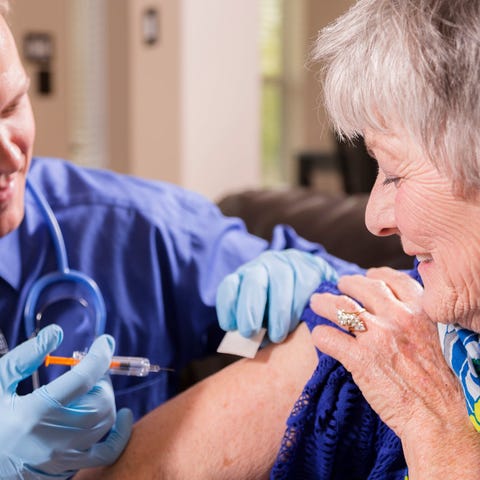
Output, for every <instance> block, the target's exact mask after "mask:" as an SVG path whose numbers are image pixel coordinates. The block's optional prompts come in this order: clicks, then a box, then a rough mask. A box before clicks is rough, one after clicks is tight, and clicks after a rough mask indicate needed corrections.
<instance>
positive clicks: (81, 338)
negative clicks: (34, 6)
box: [0, 0, 341, 479]
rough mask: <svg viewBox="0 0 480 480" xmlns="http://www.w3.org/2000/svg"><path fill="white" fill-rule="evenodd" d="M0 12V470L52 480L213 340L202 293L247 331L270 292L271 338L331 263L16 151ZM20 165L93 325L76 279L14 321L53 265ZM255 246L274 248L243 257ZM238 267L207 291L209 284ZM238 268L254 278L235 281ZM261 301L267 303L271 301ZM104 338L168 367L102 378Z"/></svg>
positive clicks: (102, 454)
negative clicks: (47, 213)
mask: <svg viewBox="0 0 480 480" xmlns="http://www.w3.org/2000/svg"><path fill="white" fill-rule="evenodd" d="M7 10H8V1H7V0H2V1H0V13H1V14H2V15H0V47H1V48H0V251H1V252H2V261H1V262H0V311H1V312H2V316H1V319H0V330H1V335H0V346H1V347H2V348H3V352H2V353H5V352H6V351H7V350H8V348H9V349H10V351H9V352H8V353H6V354H5V355H4V356H3V357H2V358H1V359H0V417H1V418H2V419H4V421H2V422H3V423H2V428H1V429H0V477H1V478H17V477H19V478H44V479H47V478H52V477H55V478H68V477H70V476H71V475H73V474H74V473H75V471H77V470H79V469H82V468H86V467H94V466H99V465H104V464H108V463H111V462H112V461H114V460H115V459H116V458H117V456H118V455H119V454H120V453H121V451H122V449H123V448H124V446H125V444H126V442H127V440H128V437H129V434H130V429H131V425H132V421H133V419H134V418H139V417H140V416H142V415H143V414H145V413H146V412H148V411H150V410H152V409H153V408H154V407H156V406H157V405H160V404H161V403H162V402H164V401H165V400H167V399H168V398H170V397H171V396H172V395H174V394H175V393H176V388H177V383H178V378H177V375H178V372H179V370H180V369H181V368H182V367H183V366H185V365H186V364H187V363H188V362H190V361H191V360H192V359H194V358H198V357H201V356H204V355H206V354H208V353H210V352H212V351H214V350H215V348H216V347H217V345H218V343H219V340H220V337H221V336H222V331H221V329H220V328H219V326H218V320H217V315H216V312H215V305H216V301H217V302H218V304H219V306H220V310H221V315H220V320H221V321H222V322H223V324H224V326H225V328H227V329H231V328H238V329H239V330H240V331H241V332H242V333H244V334H249V333H253V332H255V331H256V330H258V328H259V327H260V326H261V323H262V320H263V314H264V311H265V306H266V304H267V303H269V301H268V298H271V299H275V300H276V299H281V300H282V301H279V302H277V301H274V302H273V301H272V302H270V307H269V308H270V309H269V310H268V312H267V313H268V314H269V315H270V316H272V315H274V316H275V318H279V319H282V321H281V322H280V324H281V328H280V330H278V329H277V330H275V329H271V330H270V337H271V339H273V340H276V341H280V340H282V339H283V338H284V337H285V336H286V334H287V333H288V331H290V330H292V329H293V327H294V326H295V325H296V322H297V321H298V317H299V315H298V311H301V310H302V309H303V307H304V305H305V302H306V301H307V299H308V295H309V294H310V292H311V291H312V290H313V288H314V287H315V286H316V285H317V284H318V283H319V280H320V279H321V278H322V277H323V276H325V275H327V276H328V275H330V276H332V275H334V273H332V272H333V270H332V269H331V267H329V265H328V264H327V263H326V262H325V261H323V260H320V257H315V256H314V255H311V254H321V256H323V257H325V258H326V259H328V261H329V262H331V263H332V264H334V265H335V266H337V267H338V266H341V263H338V262H337V260H336V259H333V258H331V257H329V256H328V255H327V254H326V253H325V252H324V250H323V248H322V247H320V246H319V245H316V244H312V243H310V242H307V241H305V240H303V239H301V238H299V237H297V235H296V234H295V233H294V232H293V231H292V230H291V229H288V228H283V227H278V228H277V229H276V230H275V232H274V235H273V239H272V241H271V243H270V244H269V243H267V242H266V241H265V240H262V239H260V238H257V237H254V236H252V235H250V234H248V233H247V232H246V230H245V227H244V225H243V223H242V222H241V221H239V220H238V219H230V218H225V217H223V216H222V215H221V213H220V212H219V210H218V209H217V207H216V206H214V205H212V204H211V203H210V202H208V201H206V200H205V199H203V198H202V197H200V196H199V195H196V194H194V193H191V192H187V191H185V190H182V189H180V188H177V187H174V186H171V185H166V184H162V183H154V182H147V181H142V180H139V179H135V178H131V177H126V176H119V175H115V174H113V173H110V172H106V171H98V170H88V169H82V168H78V167H75V166H73V165H71V164H68V163H66V162H63V161H60V160H54V159H40V158H39V159H34V160H33V161H32V149H33V142H34V134H35V125H34V120H33V115H32V111H31V107H30V102H29V99H28V86H29V79H28V77H27V75H26V73H25V71H24V69H23V67H22V65H21V62H20V59H19V57H18V53H17V49H16V46H15V43H14V40H13V37H12V35H11V32H10V30H9V28H8V26H7V24H6V22H5V19H4V15H5V14H6V12H7ZM27 175H28V178H29V182H30V183H31V184H32V185H33V186H34V188H35V189H36V190H38V191H39V192H41V193H42V194H43V195H44V196H45V198H46V200H47V203H48V204H49V205H50V207H51V209H52V211H53V214H54V216H55V218H56V220H57V221H58V224H59V227H60V230H61V232H62V234H63V237H64V240H65V244H66V250H67V257H68V264H69V268H71V269H74V270H76V271H80V272H82V273H83V274H85V275H88V276H89V277H91V278H92V279H93V280H94V281H95V283H96V284H97V285H98V287H99V288H100V291H101V292H102V293H103V297H104V300H105V307H106V325H105V332H106V335H100V336H98V335H97V334H98V333H102V332H98V331H97V330H96V328H95V322H94V321H92V311H91V307H90V304H91V302H90V299H89V298H87V297H88V295H87V297H85V298H84V295H85V292H82V291H81V287H80V286H79V285H73V286H72V285H60V286H56V287H55V288H52V289H50V290H49V291H48V292H47V291H46V292H44V293H43V294H42V295H40V297H39V299H38V303H37V307H36V311H35V324H34V328H32V327H31V325H30V324H29V323H28V322H25V319H24V308H25V302H26V300H27V297H28V294H29V292H30V291H31V289H32V286H33V285H34V282H35V281H36V280H37V279H38V278H40V277H42V276H43V275H48V274H49V273H51V272H55V271H56V270H58V261H59V258H58V255H57V254H58V252H57V251H56V249H55V248H54V243H53V242H52V237H51V235H50V232H49V229H48V227H47V225H46V222H45V218H44V216H43V215H42V212H41V211H40V208H39V205H38V202H37V201H36V200H35V199H34V197H33V196H32V195H31V192H29V191H27V192H26V191H25V185H26V178H27ZM286 249H299V250H303V251H304V252H308V254H307V253H306V254H304V256H298V255H296V253H298V252H295V253H294V252H293V251H291V250H286ZM266 250H276V251H278V250H284V251H285V250H286V251H285V254H282V255H274V254H272V255H270V256H262V257H261V260H259V261H255V262H253V263H249V262H251V261H252V259H254V258H255V257H257V256H259V255H260V254H262V252H265V251H266ZM292 259H293V260H292ZM246 262H247V266H246V267H242V268H244V269H243V270H242V269H240V270H238V272H240V274H237V275H235V276H234V277H229V278H230V281H229V280H227V281H226V283H224V284H223V285H224V286H226V287H225V288H224V289H223V290H222V292H223V293H222V294H219V297H218V298H217V289H218V286H219V284H220V282H221V281H222V279H224V278H225V277H226V276H227V275H228V274H229V273H232V272H234V271H235V270H236V269H239V267H241V266H242V265H243V264H245V263H246ZM336 262H337V263H336ZM299 270H302V272H301V273H302V274H301V275H300V274H299V273H300V272H299ZM305 272H307V274H306V275H303V273H305ZM232 278H233V279H234V280H233V284H232V281H231V279H232ZM252 278H253V279H257V280H258V278H260V279H261V285H260V286H259V285H258V283H256V280H255V281H254V282H253V284H254V286H255V287H254V288H253V289H252V288H250V289H249V288H247V287H245V285H248V284H249V282H250V280H249V279H252ZM239 279H240V280H239ZM237 280H238V281H237ZM258 286H259V288H257V287H258ZM285 292H286V293H285ZM277 304H279V305H280V304H281V305H283V307H284V308H283V307H282V311H278V310H275V311H274V310H273V309H276V308H277ZM237 307H239V308H237ZM252 312H253V313H252ZM32 330H35V331H32ZM34 333H36V334H37V336H36V337H35V338H33V339H30V340H28V341H27V338H29V337H30V336H31V335H32V334H34ZM95 337H97V338H96V339H95ZM92 343H93V345H92ZM115 344H116V353H117V354H119V355H125V356H142V357H148V358H149V359H150V360H151V361H152V362H153V363H156V364H158V365H160V366H161V367H169V368H172V369H174V372H161V373H158V374H156V375H152V376H148V377H144V378H137V377H128V376H116V377H114V378H112V383H110V380H109V378H107V377H105V373H106V372H107V370H108V367H109V364H110V360H111V357H112V354H113V351H114V349H115ZM89 347H91V348H90V351H89V353H88V354H87V356H86V358H85V359H84V360H83V361H82V362H81V363H80V364H79V365H77V366H76V367H74V368H73V369H72V370H69V371H66V372H64V370H65V369H64V370H63V371H62V370H61V367H57V368H56V367H48V368H45V367H41V364H42V363H43V359H44V357H45V355H46V354H48V353H49V352H51V351H53V350H56V353H58V354H63V355H66V356H71V355H72V352H73V351H74V350H85V349H87V348H89ZM39 367H40V368H39ZM37 369H38V383H39V385H43V386H42V387H41V388H38V389H35V390H34V391H33V392H32V382H31V381H30V378H29V377H30V375H32V373H34V372H35V371H36V370H37ZM112 384H113V387H112ZM18 394H20V396H19V395H18ZM116 407H128V408H129V410H127V409H121V410H120V411H119V412H118V413H117V412H116ZM132 412H133V416H132ZM107 434H108V436H106V435H107Z"/></svg>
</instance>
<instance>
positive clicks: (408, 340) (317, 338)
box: [310, 268, 480, 478]
mask: <svg viewBox="0 0 480 480" xmlns="http://www.w3.org/2000/svg"><path fill="white" fill-rule="evenodd" d="M338 288H339V289H340V291H341V292H342V293H343V294H344V295H341V296H337V295H332V294H329V293H325V294H315V295H313V296H312V298H311V303H310V304H311V308H312V310H313V311H314V312H315V313H317V314H318V315H320V316H322V317H325V318H328V319H330V320H332V321H333V322H335V323H338V320H337V311H338V310H339V309H341V310H344V311H345V312H359V311H361V310H362V306H363V307H364V308H365V311H364V312H363V313H361V314H360V316H359V318H360V319H361V320H362V321H363V323H364V324H365V326H366V330H365V331H356V332H354V334H355V335H354V336H352V335H345V334H344V333H343V332H341V331H339V330H338V329H335V328H333V327H329V326H326V325H322V326H318V327H316V328H315V329H314V330H313V333H312V338H313V342H314V344H315V345H316V346H317V347H318V348H319V349H320V350H321V351H323V352H325V353H326V354H328V355H330V356H332V357H334V358H336V359H337V360H339V361H340V362H341V363H342V364H343V365H344V366H345V368H346V369H347V370H349V371H350V372H351V374H352V376H353V378H354V380H355V382H356V383H357V385H358V386H359V388H360V389H361V390H362V393H363V394H364V396H365V398H366V400H367V401H368V402H369V403H370V405H371V406H372V408H373V409H374V410H375V411H376V412H377V413H378V414H379V415H380V417H381V418H382V420H383V421H384V422H385V423H386V424H387V425H388V426H389V427H390V428H392V429H393V430H394V431H395V433H396V434H397V435H398V436H399V437H400V438H401V440H402V444H403V448H404V452H405V455H406V459H407V463H408V465H409V470H410V478H414V477H415V476H416V477H417V478H433V477H432V476H431V475H433V473H434V471H432V470H430V469H428V468H430V467H433V468H438V470H435V471H438V472H442V475H443V478H447V477H448V475H447V476H445V468H447V467H446V466H445V465H446V463H448V462H450V464H451V462H452V456H453V458H455V455H457V456H458V458H460V457H461V456H465V455H466V456H468V457H470V456H472V457H473V458H472V459H471V460H472V469H473V470H472V474H473V475H475V474H476V475H478V473H479V472H478V469H479V468H480V467H478V465H480V462H479V458H480V451H477V448H476V445H478V444H480V437H478V433H477V432H476V431H475V430H474V429H473V426H472V425H471V424H470V421H469V419H468V415H467V412H466V407H465V402H464V398H463V393H462V391H461V388H460V385H459V383H458V381H457V379H456V377H455V376H454V374H453V372H452V371H451V370H450V368H449V367H448V365H447V364H446V362H445V360H444V358H443V354H442V352H441V348H440V342H439V338H438V333H437V327H436V325H435V324H434V323H433V322H432V321H431V320H430V319H429V318H428V317H427V316H426V315H425V313H424V312H423V310H422V308H421V297H422V293H423V289H422V287H421V286H420V284H419V283H417V282H416V281H415V280H413V279H412V278H410V277H409V276H408V275H406V274H403V273H401V272H398V271H395V270H393V269H390V268H376V269H371V270H369V271H368V272H367V275H366V277H363V276H361V275H354V276H346V277H342V278H341V279H340V280H339V282H338ZM354 298H355V299H356V300H357V301H358V303H357V301H355V300H353V299H354ZM472 444H473V445H475V446H472ZM479 450H480V447H479ZM462 464H463V465H464V466H465V467H467V464H470V462H469V461H468V460H467V458H465V459H464V461H463V462H462ZM457 467H458V465H457ZM425 468H427V470H425ZM440 468H443V471H442V470H440ZM461 471H462V473H463V472H464V470H463V469H462V470H461ZM455 472H456V473H458V470H455ZM467 472H468V470H465V473H467ZM448 478H450V477H448ZM451 478H453V477H451ZM462 478H469V477H468V476H467V477H462ZM475 478H480V477H475Z"/></svg>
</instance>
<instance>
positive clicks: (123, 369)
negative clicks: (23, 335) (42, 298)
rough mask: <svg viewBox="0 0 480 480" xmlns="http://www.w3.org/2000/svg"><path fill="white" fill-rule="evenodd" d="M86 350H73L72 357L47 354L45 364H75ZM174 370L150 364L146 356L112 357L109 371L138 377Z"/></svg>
mask: <svg viewBox="0 0 480 480" xmlns="http://www.w3.org/2000/svg"><path fill="white" fill-rule="evenodd" d="M85 355H86V352H73V355H72V356H71V357H56V356H53V355H47V356H46V357H45V366H46V367H48V366H49V365H67V366H74V365H77V363H80V361H81V360H82V358H83V357H84V356H85ZM162 370H164V371H169V372H173V371H174V370H173V369H172V368H163V367H160V366H159V365H152V364H150V360H149V359H148V358H145V357H119V356H114V357H112V362H111V363H110V370H109V373H111V374H114V375H133V376H136V377H146V376H147V375H148V374H149V373H154V372H160V371H162Z"/></svg>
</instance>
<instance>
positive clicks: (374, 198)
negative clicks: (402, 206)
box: [365, 178, 399, 237]
mask: <svg viewBox="0 0 480 480" xmlns="http://www.w3.org/2000/svg"><path fill="white" fill-rule="evenodd" d="M390 190H393V189H390ZM394 207H395V192H394V191H390V192H387V191H385V189H384V188H382V187H381V185H380V184H379V181H378V178H377V181H376V182H375V185H374V186H373V188H372V191H371V193H370V197H369V199H368V203H367V208H366V211H365V224H366V226H367V228H368V230H369V231H370V232H371V233H373V234H374V235H376V236H377V237H385V236H389V235H395V234H398V233H399V231H398V228H397V223H396V219H395V208H394Z"/></svg>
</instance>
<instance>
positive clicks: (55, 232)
mask: <svg viewBox="0 0 480 480" xmlns="http://www.w3.org/2000/svg"><path fill="white" fill-rule="evenodd" d="M26 185H27V188H28V190H29V191H30V193H31V194H32V196H33V198H34V200H35V202H36V203H37V205H38V207H39V209H40V211H41V213H42V215H43V217H44V219H45V222H46V224H47V227H48V229H49V232H50V237H51V239H52V242H53V246H54V249H55V255H56V258H57V266H58V268H57V270H56V271H53V272H50V273H47V274H46V275H43V276H42V277H40V278H39V279H38V280H36V281H35V282H34V284H33V285H32V287H31V289H30V291H29V293H28V295H27V299H26V301H25V307H24V326H25V335H26V337H27V338H29V337H31V336H32V335H35V334H36V326H35V320H36V317H35V315H36V313H35V312H36V308H37V303H38V300H39V297H40V295H41V294H42V292H44V291H45V289H47V288H48V287H49V286H51V285H54V284H57V283H65V282H70V283H74V284H81V285H83V286H84V287H86V289H87V290H88V292H89V293H90V294H91V298H92V299H93V311H94V316H95V336H99V335H101V334H103V333H104V332H105V323H106V307H105V300H104V298H103V295H102V293H101V291H100V288H99V287H98V285H97V283H96V282H95V280H93V278H91V277H89V276H88V275H85V274H84V273H82V272H79V271H77V270H71V269H70V268H69V266H68V258H67V251H66V247H65V240H64V238H63V235H62V231H61V229H60V225H59V224H58V221H57V219H56V218H55V214H54V213H53V211H52V209H51V208H50V205H49V204H48V202H47V200H46V199H45V197H44V196H43V195H42V194H41V193H40V192H39V191H38V190H37V189H36V188H35V187H34V186H33V185H32V183H31V182H30V181H29V180H28V179H27V182H26Z"/></svg>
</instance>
